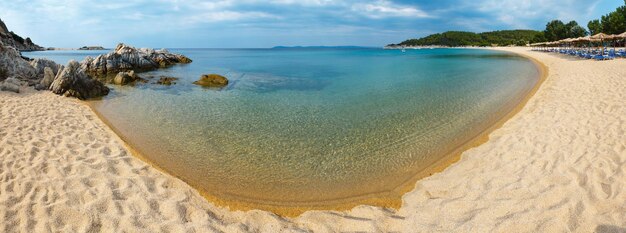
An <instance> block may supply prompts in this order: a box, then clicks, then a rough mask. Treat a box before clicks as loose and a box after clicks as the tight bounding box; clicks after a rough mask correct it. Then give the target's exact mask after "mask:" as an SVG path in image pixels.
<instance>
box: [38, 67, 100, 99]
mask: <svg viewBox="0 0 626 233" xmlns="http://www.w3.org/2000/svg"><path fill="white" fill-rule="evenodd" d="M50 90H51V91H52V92H54V93H56V94H59V95H64V96H68V97H76V98H78V99H83V100H84V99H90V98H96V97H101V96H105V95H107V94H108V93H109V88H108V87H106V86H105V85H104V84H102V83H101V82H100V81H98V80H95V79H92V78H91V77H89V76H88V75H87V74H86V73H85V72H84V71H83V70H82V69H81V67H80V64H79V63H78V62H77V61H74V60H72V61H70V62H69V63H68V64H67V66H66V67H65V68H63V70H61V71H60V72H59V74H57V76H56V77H55V78H54V81H53V82H52V84H51V85H50Z"/></svg>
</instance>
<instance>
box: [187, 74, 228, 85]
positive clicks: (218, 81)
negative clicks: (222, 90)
mask: <svg viewBox="0 0 626 233" xmlns="http://www.w3.org/2000/svg"><path fill="white" fill-rule="evenodd" d="M193 84H196V85H199V86H203V87H225V86H226V85H228V79H227V78H226V77H224V76H221V75H219V74H205V75H202V76H201V77H200V79H199V80H198V81H195V82H193Z"/></svg>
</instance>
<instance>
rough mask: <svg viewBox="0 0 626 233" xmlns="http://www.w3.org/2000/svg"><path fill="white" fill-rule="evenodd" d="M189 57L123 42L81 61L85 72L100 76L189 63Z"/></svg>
mask: <svg viewBox="0 0 626 233" xmlns="http://www.w3.org/2000/svg"><path fill="white" fill-rule="evenodd" d="M190 62H191V59H189V58H187V57H185V56H184V55H180V54H173V53H169V52H168V51H167V50H154V49H146V48H142V49H137V48H134V47H131V46H128V45H125V44H118V45H117V47H116V48H115V50H114V51H112V52H110V53H107V54H103V55H99V56H97V57H96V58H92V57H87V58H86V59H85V60H83V61H82V62H81V67H82V69H83V70H85V71H86V72H88V73H90V74H92V75H96V76H100V75H106V74H115V73H118V72H121V71H130V70H135V71H149V70H155V69H158V68H163V67H167V66H170V65H174V64H177V63H190Z"/></svg>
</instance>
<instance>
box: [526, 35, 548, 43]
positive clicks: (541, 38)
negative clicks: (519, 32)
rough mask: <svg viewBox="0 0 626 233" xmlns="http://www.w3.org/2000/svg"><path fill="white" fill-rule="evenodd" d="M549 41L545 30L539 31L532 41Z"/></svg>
mask: <svg viewBox="0 0 626 233" xmlns="http://www.w3.org/2000/svg"><path fill="white" fill-rule="evenodd" d="M546 41H548V39H546V36H545V35H544V33H543V32H541V33H537V34H536V35H535V36H534V37H533V38H532V39H531V40H530V43H540V42H546Z"/></svg>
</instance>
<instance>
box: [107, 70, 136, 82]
mask: <svg viewBox="0 0 626 233" xmlns="http://www.w3.org/2000/svg"><path fill="white" fill-rule="evenodd" d="M137 79H139V77H138V76H137V75H136V74H135V71H132V70H131V71H129V72H123V71H122V72H119V73H117V75H115V78H113V84H117V85H126V84H129V83H132V82H134V81H136V80H137Z"/></svg>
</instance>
